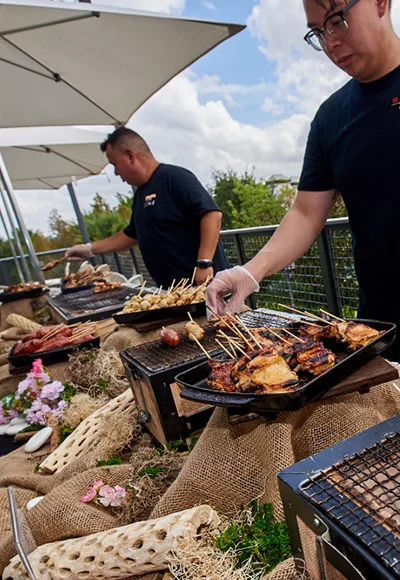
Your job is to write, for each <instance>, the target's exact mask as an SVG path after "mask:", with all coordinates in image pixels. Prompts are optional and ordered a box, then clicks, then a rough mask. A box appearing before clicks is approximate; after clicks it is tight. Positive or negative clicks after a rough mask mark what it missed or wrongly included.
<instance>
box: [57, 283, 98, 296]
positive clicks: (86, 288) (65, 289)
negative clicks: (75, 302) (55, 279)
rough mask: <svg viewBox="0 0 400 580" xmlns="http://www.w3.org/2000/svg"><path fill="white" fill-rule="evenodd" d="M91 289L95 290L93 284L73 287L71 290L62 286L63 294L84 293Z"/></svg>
mask: <svg viewBox="0 0 400 580" xmlns="http://www.w3.org/2000/svg"><path fill="white" fill-rule="evenodd" d="M91 288H93V284H83V285H82V286H72V287H71V288H68V287H67V286H64V285H63V286H61V292H62V294H73V293H74V292H82V291H83V290H89V289H91Z"/></svg>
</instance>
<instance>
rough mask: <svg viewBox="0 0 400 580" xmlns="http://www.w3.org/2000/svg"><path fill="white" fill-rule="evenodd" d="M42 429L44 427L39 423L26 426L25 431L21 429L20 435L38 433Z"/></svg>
mask: <svg viewBox="0 0 400 580" xmlns="http://www.w3.org/2000/svg"><path fill="white" fill-rule="evenodd" d="M43 428H44V425H41V424H40V423H35V424H34V425H28V426H27V427H25V429H22V431H20V433H29V432H30V431H40V430H41V429H43Z"/></svg>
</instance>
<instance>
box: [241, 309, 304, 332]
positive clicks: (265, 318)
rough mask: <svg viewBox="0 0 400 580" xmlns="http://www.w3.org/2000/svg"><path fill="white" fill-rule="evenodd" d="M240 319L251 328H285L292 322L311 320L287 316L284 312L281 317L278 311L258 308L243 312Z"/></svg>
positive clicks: (297, 316)
mask: <svg viewBox="0 0 400 580" xmlns="http://www.w3.org/2000/svg"><path fill="white" fill-rule="evenodd" d="M240 319H241V320H242V321H243V322H244V323H245V325H246V326H248V327H249V328H257V327H259V328H260V327H263V326H269V327H271V328H284V327H285V326H288V325H289V324H291V323H292V322H299V321H301V320H310V319H309V318H307V317H306V316H299V315H297V314H287V313H286V312H282V316H279V312H277V311H276V310H269V309H268V308H258V309H257V310H251V311H248V312H242V314H240Z"/></svg>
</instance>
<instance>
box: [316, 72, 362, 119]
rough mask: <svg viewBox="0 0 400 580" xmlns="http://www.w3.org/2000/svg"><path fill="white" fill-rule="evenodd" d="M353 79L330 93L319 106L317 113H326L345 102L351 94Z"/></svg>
mask: <svg viewBox="0 0 400 580" xmlns="http://www.w3.org/2000/svg"><path fill="white" fill-rule="evenodd" d="M354 82H355V81H354V79H350V80H349V81H348V82H347V83H346V84H345V85H343V86H342V87H340V89H338V90H337V91H335V92H334V93H332V94H331V95H330V96H329V97H328V98H327V99H326V100H325V101H324V102H323V103H322V104H321V105H320V107H319V109H318V112H317V115H322V114H327V113H329V112H333V111H337V109H338V108H340V107H342V106H343V105H344V103H346V102H347V99H348V97H349V95H350V94H351V91H352V87H353V84H354Z"/></svg>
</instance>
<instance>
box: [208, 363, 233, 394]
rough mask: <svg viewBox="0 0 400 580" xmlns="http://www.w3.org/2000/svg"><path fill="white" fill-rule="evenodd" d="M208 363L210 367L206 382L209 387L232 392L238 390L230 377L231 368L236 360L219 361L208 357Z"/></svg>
mask: <svg viewBox="0 0 400 580" xmlns="http://www.w3.org/2000/svg"><path fill="white" fill-rule="evenodd" d="M208 364H209V365H210V367H211V369H212V370H211V373H210V375H209V377H208V379H207V384H208V386H209V387H210V388H211V389H216V390H217V391H226V392H228V393H232V392H235V391H237V390H238V388H237V385H235V383H234V382H233V380H232V377H231V370H232V368H233V366H234V365H235V364H236V361H234V360H228V361H219V360H215V359H210V360H209V361H208Z"/></svg>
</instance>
